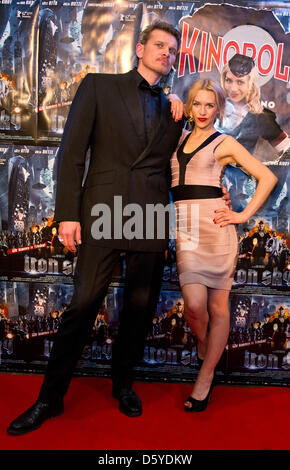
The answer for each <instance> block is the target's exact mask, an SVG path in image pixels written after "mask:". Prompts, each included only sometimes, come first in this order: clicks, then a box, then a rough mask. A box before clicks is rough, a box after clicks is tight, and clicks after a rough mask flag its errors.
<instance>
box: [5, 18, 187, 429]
mask: <svg viewBox="0 0 290 470" xmlns="http://www.w3.org/2000/svg"><path fill="white" fill-rule="evenodd" d="M179 40H180V35H179V32H178V31H177V30H175V29H174V28H173V27H172V26H171V25H169V24H168V23H163V22H162V23H161V22H159V23H158V24H155V25H151V26H149V27H148V28H146V30H145V31H143V33H141V37H140V41H139V43H138V44H137V46H136V54H137V57H138V59H139V61H138V67H137V69H134V70H131V71H130V72H128V73H125V74H119V75H112V74H88V75H87V76H86V77H85V78H84V80H83V81H82V83H81V85H80V86H79V88H78V91H77V93H76V96H75V98H74V100H73V103H72V105H71V109H70V113H69V116H68V119H67V123H66V126H65V130H64V134H63V138H62V142H61V145H60V149H59V154H58V186H57V195H56V208H55V220H56V221H58V222H60V226H59V236H60V239H61V241H62V243H63V244H64V246H66V247H67V248H68V249H70V250H71V251H73V252H75V251H76V247H75V244H77V245H78V262H77V267H76V275H75V290H74V295H73V298H72V302H71V305H70V307H69V308H68V309H67V310H66V311H65V312H64V314H63V315H62V319H61V324H60V327H59V330H58V333H57V335H56V339H55V342H54V345H53V348H52V351H51V354H50V359H49V363H48V366H47V371H46V375H45V379H44V382H43V385H42V387H41V390H40V394H39V397H38V400H37V401H36V403H35V404H34V405H33V406H32V407H30V408H29V409H28V410H27V411H26V412H25V413H23V414H22V415H21V416H19V417H18V418H17V419H16V420H14V421H13V422H12V423H11V425H10V426H9V428H8V432H9V433H10V434H14V435H17V434H23V433H25V432H28V431H32V430H34V429H36V428H37V427H39V426H40V425H41V424H42V423H43V421H44V420H46V419H47V418H49V417H52V416H57V415H59V414H61V413H62V412H63V397H64V395H65V393H66V390H67V388H68V386H69V383H70V380H71V377H72V375H73V372H74V369H75V366H76V363H77V361H78V359H79V358H80V355H81V352H82V350H83V348H84V346H85V344H86V342H87V340H88V338H89V335H90V333H91V330H92V327H93V325H94V322H95V319H96V314H97V312H98V310H99V308H100V306H101V303H102V301H103V299H104V297H105V295H106V293H107V289H108V286H109V284H110V281H111V274H112V271H113V268H114V266H115V265H116V263H117V262H118V260H119V257H120V254H121V253H122V252H124V251H125V252H126V261H127V268H126V280H125V289H124V309H123V312H121V314H120V327H119V333H118V337H117V339H116V341H115V343H114V345H113V359H112V379H113V397H115V398H117V399H118V400H119V407H120V410H121V411H122V412H123V413H125V414H126V415H127V416H138V415H140V414H141V412H142V406H141V401H140V399H139V397H138V396H137V395H136V393H135V392H134V391H133V390H132V384H133V367H134V366H135V364H136V363H138V361H140V360H141V359H142V357H143V351H144V345H145V337H146V333H147V331H148V329H149V327H150V323H151V321H152V318H153V315H154V314H155V309H156V305H157V302H158V297H159V291H160V285H161V277H162V271H163V265H164V252H165V249H166V246H167V243H168V236H167V234H165V235H164V236H163V237H158V234H157V233H156V230H155V231H153V232H154V233H153V234H152V233H151V234H150V235H149V236H147V237H146V220H145V219H144V220H142V221H143V222H144V223H143V224H142V223H141V228H140V227H139V228H138V229H140V230H141V232H142V233H139V232H140V230H139V232H138V234H137V236H136V238H134V237H133V238H132V236H130V230H128V227H129V226H128V225H127V226H126V222H127V224H128V222H129V220H128V216H130V215H131V214H130V209H132V206H130V204H138V205H139V207H141V209H142V211H143V212H142V213H143V214H146V208H147V207H150V206H149V205H155V204H158V203H159V204H162V205H163V206H166V205H167V204H168V202H169V200H168V183H167V168H168V164H169V160H170V157H171V155H172V153H173V151H174V149H175V148H176V146H177V143H178V140H179V137H180V135H181V130H182V121H181V120H179V122H175V120H174V119H173V118H172V116H171V110H170V103H169V101H168V100H167V98H166V97H165V95H164V94H163V93H162V92H161V90H160V89H159V88H158V87H157V83H158V81H159V79H160V77H161V76H162V75H167V74H168V73H169V71H170V69H171V67H172V65H173V64H174V61H175V59H176V54H177V50H178V47H179ZM88 148H90V154H91V157H90V165H89V169H88V174H87V177H86V179H85V182H84V184H82V183H83V177H84V169H85V160H86V154H87V150H88ZM115 196H118V197H117V199H116V198H115ZM116 201H117V204H116ZM96 204H97V206H96ZM120 204H121V206H120ZM151 207H152V206H151ZM100 208H101V209H100ZM106 208H108V209H109V214H110V215H111V216H108V217H107V219H104V225H106V226H108V227H109V229H108V230H107V231H106V233H105V234H104V231H103V236H102V233H101V232H102V230H101V224H100V223H99V222H98V220H100V219H98V220H95V219H96V217H93V215H100V212H102V210H103V212H104V213H105V212H106ZM123 209H124V211H123ZM107 224H108V225H107ZM120 227H121V229H120ZM126 227H127V229H126ZM142 228H143V230H142ZM128 233H129V236H128Z"/></svg>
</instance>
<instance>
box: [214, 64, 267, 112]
mask: <svg viewBox="0 0 290 470" xmlns="http://www.w3.org/2000/svg"><path fill="white" fill-rule="evenodd" d="M228 72H231V70H230V68H229V65H228V64H225V65H224V66H223V69H222V72H221V86H222V88H223V90H224V91H225V92H226V88H225V80H226V74H227V73H228ZM231 73H232V72H231ZM233 75H234V74H233ZM244 76H245V77H246V76H249V88H248V92H247V96H246V103H247V105H248V108H249V111H250V112H251V113H254V114H260V113H262V112H263V106H262V105H261V101H260V87H259V85H258V78H259V75H258V69H257V67H253V68H252V70H251V71H250V73H249V74H248V75H244ZM242 78H244V77H242Z"/></svg>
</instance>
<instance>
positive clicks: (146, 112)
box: [134, 69, 160, 148]
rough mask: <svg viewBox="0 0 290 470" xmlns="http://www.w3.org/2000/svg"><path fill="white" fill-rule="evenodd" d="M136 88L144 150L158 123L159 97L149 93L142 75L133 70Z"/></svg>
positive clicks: (147, 84)
mask: <svg viewBox="0 0 290 470" xmlns="http://www.w3.org/2000/svg"><path fill="white" fill-rule="evenodd" d="M134 72H135V75H136V86H137V87H138V94H139V98H140V102H141V106H142V109H143V122H144V148H145V147H146V146H147V145H148V143H149V142H150V140H151V138H152V137H153V135H154V134H155V132H156V130H157V128H158V126H159V122H160V95H159V94H158V93H154V92H153V93H152V92H151V91H150V88H151V87H150V85H149V83H148V82H147V81H146V80H145V78H143V77H142V75H140V74H139V72H137V69H134Z"/></svg>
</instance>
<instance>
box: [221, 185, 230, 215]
mask: <svg viewBox="0 0 290 470" xmlns="http://www.w3.org/2000/svg"><path fill="white" fill-rule="evenodd" d="M222 191H223V193H224V195H223V197H222V199H223V200H224V201H225V203H226V205H227V206H228V209H230V210H232V201H231V197H230V193H228V192H227V188H225V186H223V187H222Z"/></svg>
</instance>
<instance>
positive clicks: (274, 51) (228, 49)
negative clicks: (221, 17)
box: [178, 21, 290, 86]
mask: <svg viewBox="0 0 290 470" xmlns="http://www.w3.org/2000/svg"><path fill="white" fill-rule="evenodd" d="M237 53H239V54H243V55H247V56H249V57H252V58H253V59H254V60H255V63H256V66H257V68H258V71H259V74H260V86H261V85H264V84H265V83H266V82H268V81H269V80H270V79H271V78H272V77H273V76H274V78H276V79H278V80H282V81H283V82H288V81H289V70H290V67H289V66H288V65H285V66H283V67H282V61H283V60H282V59H283V54H284V43H278V44H276V42H275V41H274V39H273V38H272V36H271V35H270V34H269V33H268V32H267V31H265V30H264V29H263V28H260V27H258V26H253V25H242V26H237V27H236V28H233V29H231V30H230V31H228V32H227V33H226V34H225V35H224V36H223V37H222V36H218V37H217V39H216V40H215V41H214V39H213V37H212V35H211V33H210V32H207V31H201V30H200V29H198V28H193V30H192V28H190V25H189V24H188V23H187V22H186V21H183V23H182V31H181V47H180V55H179V64H178V77H182V76H184V75H185V73H189V74H192V73H196V72H210V71H211V70H212V68H213V66H214V64H215V65H216V67H217V68H218V70H219V71H221V69H222V67H223V66H224V64H226V63H227V62H228V61H229V60H230V59H231V57H232V56H233V55H234V54H237ZM195 59H197V60H198V67H196V65H195Z"/></svg>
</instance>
